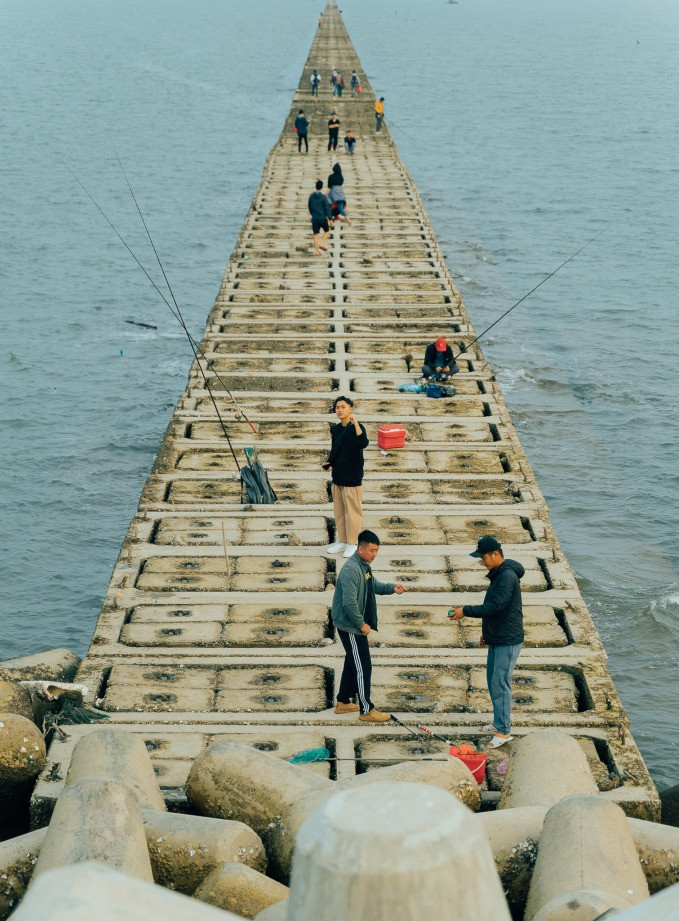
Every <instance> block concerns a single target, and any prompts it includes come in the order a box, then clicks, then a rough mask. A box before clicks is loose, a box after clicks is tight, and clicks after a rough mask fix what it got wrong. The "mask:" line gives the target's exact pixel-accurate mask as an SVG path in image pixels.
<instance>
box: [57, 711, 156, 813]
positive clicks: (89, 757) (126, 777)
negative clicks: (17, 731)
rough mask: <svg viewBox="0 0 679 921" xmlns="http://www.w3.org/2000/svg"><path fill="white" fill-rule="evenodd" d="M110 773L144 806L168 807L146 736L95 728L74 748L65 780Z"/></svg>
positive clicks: (105, 775) (68, 782) (72, 780)
mask: <svg viewBox="0 0 679 921" xmlns="http://www.w3.org/2000/svg"><path fill="white" fill-rule="evenodd" d="M96 776H98V777H107V778H109V779H110V780H117V781H119V782H120V783H124V784H126V785H127V786H128V787H129V788H130V789H131V790H132V792H133V793H134V794H135V796H136V797H137V800H138V802H139V805H140V807H141V808H142V809H155V810H156V811H161V812H162V811H163V810H165V809H166V806H165V801H164V799H163V795H162V793H161V792H160V787H159V786H158V780H157V778H156V775H155V773H154V771H153V765H152V764H151V758H150V756H149V753H148V751H147V750H146V746H145V745H144V740H143V738H142V737H141V736H140V735H139V734H138V733H134V732H126V731H125V730H124V729H95V730H93V731H92V732H89V733H88V734H87V735H86V736H83V738H82V739H81V740H80V741H79V742H78V744H77V745H76V747H75V748H74V749H73V754H72V756H71V763H70V766H69V769H68V774H67V776H66V784H67V785H68V784H72V783H76V782H77V781H79V780H82V779H83V778H85V777H96Z"/></svg>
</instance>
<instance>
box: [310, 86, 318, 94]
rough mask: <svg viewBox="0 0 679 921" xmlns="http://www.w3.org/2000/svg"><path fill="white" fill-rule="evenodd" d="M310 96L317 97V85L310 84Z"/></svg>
mask: <svg viewBox="0 0 679 921" xmlns="http://www.w3.org/2000/svg"><path fill="white" fill-rule="evenodd" d="M311 95H312V96H318V83H312V84H311Z"/></svg>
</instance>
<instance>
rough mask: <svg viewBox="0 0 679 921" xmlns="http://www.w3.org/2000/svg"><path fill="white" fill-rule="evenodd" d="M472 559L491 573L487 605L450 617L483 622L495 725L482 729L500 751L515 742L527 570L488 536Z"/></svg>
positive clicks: (452, 613)
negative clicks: (515, 677)
mask: <svg viewBox="0 0 679 921" xmlns="http://www.w3.org/2000/svg"><path fill="white" fill-rule="evenodd" d="M470 556H473V557H475V558H476V559H480V560H481V562H482V563H483V565H484V566H485V567H486V569H487V570H488V575H487V576H486V578H487V579H488V580H489V581H490V585H489V586H488V588H487V589H486V597H485V598H484V599H483V604H465V606H464V607H462V608H455V609H454V610H452V611H450V612H449V613H448V617H449V618H450V619H451V620H461V619H462V618H463V617H480V618H481V640H480V642H479V646H488V659H487V661H486V680H487V682H488V692H489V693H490V699H491V700H492V702H493V722H492V723H487V724H486V725H485V726H482V727H481V728H482V731H483V732H492V733H493V738H492V739H491V741H490V748H499V747H500V746H501V745H504V744H505V742H509V740H510V739H511V738H512V736H511V731H512V725H511V712H512V675H513V674H514V666H515V665H516V660H517V659H518V658H519V653H520V652H521V646H522V644H523V639H524V634H523V606H522V603H521V585H520V580H521V578H522V576H523V575H524V573H525V571H526V570H525V569H524V568H523V566H522V565H521V563H517V561H516V560H506V559H505V556H504V553H503V552H502V545H501V544H500V542H499V541H498V540H496V538H494V537H491V536H490V535H488V534H487V535H486V536H485V537H481V538H480V539H479V542H478V544H477V545H476V550H475V551H474V552H473V553H472V554H470Z"/></svg>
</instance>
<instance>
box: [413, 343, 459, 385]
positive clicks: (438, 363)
mask: <svg viewBox="0 0 679 921" xmlns="http://www.w3.org/2000/svg"><path fill="white" fill-rule="evenodd" d="M459 370H460V369H459V367H458V366H457V365H456V364H455V359H454V357H453V350H452V349H451V347H450V346H449V345H448V343H447V342H446V340H445V339H444V337H443V336H439V338H438V339H437V340H436V342H430V343H429V345H428V346H427V348H426V349H425V352H424V364H423V365H422V377H426V378H427V380H429V381H447V380H448V378H449V377H450V376H451V375H452V374H457V372H458V371H459Z"/></svg>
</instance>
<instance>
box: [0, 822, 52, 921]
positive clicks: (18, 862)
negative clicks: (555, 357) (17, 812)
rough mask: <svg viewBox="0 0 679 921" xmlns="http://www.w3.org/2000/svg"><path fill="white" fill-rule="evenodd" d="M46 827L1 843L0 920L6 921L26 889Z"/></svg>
mask: <svg viewBox="0 0 679 921" xmlns="http://www.w3.org/2000/svg"><path fill="white" fill-rule="evenodd" d="M46 834H47V829H46V828H39V829H38V830H37V831H31V832H29V833H28V834H27V835H19V836H18V837H16V838H10V839H9V840H8V841H3V842H2V843H0V921H5V918H7V917H8V915H9V914H10V912H11V911H12V909H13V908H14V906H15V905H16V903H17V902H18V901H19V899H20V898H21V897H22V895H23V894H24V892H25V891H26V887H27V886H28V884H29V882H30V879H31V876H32V875H33V867H34V866H35V863H36V861H37V859H38V855H39V854H40V848H41V846H42V842H43V841H44V840H45V835H46Z"/></svg>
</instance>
